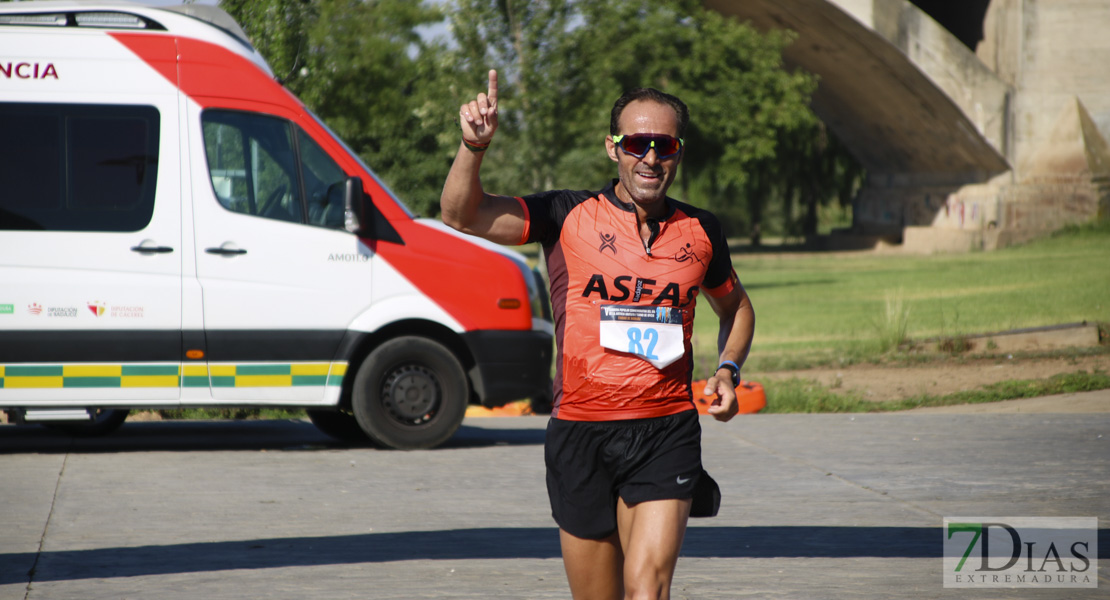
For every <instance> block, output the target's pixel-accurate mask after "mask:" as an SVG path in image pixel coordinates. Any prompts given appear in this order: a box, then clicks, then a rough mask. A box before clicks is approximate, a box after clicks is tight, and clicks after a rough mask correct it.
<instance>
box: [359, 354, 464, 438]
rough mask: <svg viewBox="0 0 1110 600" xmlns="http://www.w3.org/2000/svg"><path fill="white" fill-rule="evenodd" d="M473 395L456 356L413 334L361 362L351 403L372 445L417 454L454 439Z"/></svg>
mask: <svg viewBox="0 0 1110 600" xmlns="http://www.w3.org/2000/svg"><path fill="white" fill-rule="evenodd" d="M469 397H470V394H469V386H468V385H467V381H466V373H465V372H463V368H462V365H461V364H459V361H458V359H456V358H455V355H454V354H452V353H451V351H450V350H448V349H447V348H445V347H444V346H443V345H442V344H439V343H438V342H434V341H432V340H430V339H428V338H422V337H411V336H408V337H399V338H395V339H392V340H389V341H388V342H386V343H384V344H382V345H381V346H378V347H377V348H375V349H374V351H373V352H371V353H370V355H369V356H367V357H366V360H364V361H362V365H360V366H359V369H358V374H357V375H356V376H355V382H354V389H353V395H352V402H351V404H352V407H353V408H354V413H355V419H357V420H358V424H359V425H360V426H361V427H362V430H363V431H364V432H366V435H367V436H369V437H370V439H371V440H372V441H373V442H375V443H377V444H380V445H382V446H384V447H387V448H395V449H398V450H415V449H419V448H434V447H436V446H438V445H440V444H442V443H443V442H446V441H447V440H448V439H449V438H450V437H451V436H452V435H454V434H455V431H457V430H458V429H459V425H461V424H462V420H463V417H465V416H466V404H467V401H468V399H469Z"/></svg>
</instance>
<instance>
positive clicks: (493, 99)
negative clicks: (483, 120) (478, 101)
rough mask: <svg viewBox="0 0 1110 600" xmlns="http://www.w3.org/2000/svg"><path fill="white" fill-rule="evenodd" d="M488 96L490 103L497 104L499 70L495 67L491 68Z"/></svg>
mask: <svg viewBox="0 0 1110 600" xmlns="http://www.w3.org/2000/svg"><path fill="white" fill-rule="evenodd" d="M486 96H487V97H488V98H489V103H490V104H492V105H494V106H496V105H497V71H495V70H493V69H490V70H489V91H488V92H487V93H486Z"/></svg>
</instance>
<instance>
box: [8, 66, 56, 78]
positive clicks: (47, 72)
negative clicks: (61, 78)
mask: <svg viewBox="0 0 1110 600" xmlns="http://www.w3.org/2000/svg"><path fill="white" fill-rule="evenodd" d="M0 74H2V75H3V76H4V77H7V78H8V79H11V78H12V76H13V75H14V76H15V78H16V79H46V78H47V77H53V78H54V79H57V78H58V70H57V69H55V68H54V63H46V64H45V65H42V64H39V63H25V62H21V63H12V62H9V63H0Z"/></svg>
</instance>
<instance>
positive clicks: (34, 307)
mask: <svg viewBox="0 0 1110 600" xmlns="http://www.w3.org/2000/svg"><path fill="white" fill-rule="evenodd" d="M27 312H29V313H31V314H32V315H41V314H42V305H41V304H39V303H38V302H32V303H30V304H28V305H27Z"/></svg>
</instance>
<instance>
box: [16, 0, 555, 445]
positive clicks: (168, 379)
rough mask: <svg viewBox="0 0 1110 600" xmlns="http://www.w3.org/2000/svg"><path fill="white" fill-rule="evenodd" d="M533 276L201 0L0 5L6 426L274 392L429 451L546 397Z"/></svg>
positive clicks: (545, 343)
mask: <svg viewBox="0 0 1110 600" xmlns="http://www.w3.org/2000/svg"><path fill="white" fill-rule="evenodd" d="M214 23H215V24H214ZM367 85H368V86H370V85H373V83H372V82H367ZM356 221H357V222H356ZM542 285H543V284H542V280H541V279H539V278H538V277H536V276H535V273H534V271H532V270H530V269H529V268H528V266H527V265H526V264H525V262H524V261H523V259H522V258H521V257H520V256H519V255H517V254H515V253H511V252H507V251H504V250H502V249H501V248H499V247H496V246H492V245H490V244H485V243H482V242H479V241H477V240H475V239H474V238H464V237H463V236H460V235H458V234H455V233H454V232H452V231H450V230H449V229H447V228H445V227H443V226H442V225H441V224H439V223H438V222H435V221H429V220H422V219H417V218H415V217H414V216H413V215H412V213H411V212H409V211H408V210H407V209H406V208H405V207H404V205H403V204H401V203H400V202H398V201H397V200H396V199H395V198H394V197H393V195H392V194H391V193H390V192H389V190H387V189H386V188H385V186H384V185H382V183H381V182H380V181H379V180H378V179H377V178H376V177H375V175H374V174H373V173H372V172H371V171H370V169H369V168H368V167H367V166H365V165H364V164H363V163H362V162H361V161H360V160H359V159H358V158H357V156H356V155H355V154H354V153H352V152H351V151H350V150H349V149H348V148H347V147H346V146H345V145H344V144H343V143H342V142H341V141H340V140H339V139H337V138H336V137H335V136H334V135H333V134H332V133H331V132H330V131H329V130H328V129H327V128H326V127H325V126H324V125H323V124H322V123H321V122H320V121H319V120H318V119H317V118H315V117H314V116H313V115H312V114H311V113H310V112H309V111H308V110H307V109H306V108H305V107H304V105H303V104H302V103H301V102H300V101H299V100H297V99H296V98H295V97H293V95H292V94H290V93H289V92H288V91H286V90H285V89H284V88H282V87H281V85H280V84H279V83H277V82H276V81H275V80H274V76H273V73H272V72H271V71H270V69H269V67H268V66H267V65H266V63H265V61H264V60H263V59H262V57H261V56H260V55H259V54H258V52H257V51H256V50H254V48H252V47H251V46H250V44H249V43H248V42H247V40H246V38H245V36H244V35H243V34H242V31H241V30H240V29H239V28H238V26H237V25H236V24H235V23H234V22H233V21H232V20H231V19H230V17H228V16H227V14H226V13H224V12H222V11H220V10H219V9H216V8H214V7H203V6H199V7H198V6H188V7H176V8H174V9H160V8H152V7H145V6H141V5H130V4H123V3H105V4H104V5H99V4H91V3H87V2H86V3H75V2H68V3H61V2H30V3H16V4H4V5H0V410H7V411H8V413H9V415H10V416H12V417H14V419H15V420H17V421H22V422H36V421H46V422H51V423H54V424H64V426H65V428H68V429H71V430H73V429H74V428H75V427H76V426H77V425H78V424H80V426H81V427H83V430H84V431H95V430H97V429H101V430H107V429H111V428H112V427H113V426H115V425H118V424H119V423H121V422H122V419H123V417H125V416H126V411H127V410H128V409H135V408H140V407H151V408H155V407H157V408H166V407H186V406H278V405H280V406H289V407H305V408H307V409H309V414H310V416H311V417H312V418H313V421H314V422H315V423H317V425H319V426H320V427H321V429H324V430H325V431H327V432H328V433H331V434H333V435H345V434H352V433H354V432H356V431H360V432H362V433H365V434H366V435H368V436H369V437H370V438H371V439H372V440H374V441H377V442H379V443H381V444H384V445H387V446H391V447H398V448H416V447H430V446H434V445H437V444H440V443H442V442H443V441H445V440H446V439H447V438H448V437H450V435H451V434H452V433H453V432H454V431H455V430H456V429H457V428H458V426H459V424H460V423H461V421H462V418H463V414H464V413H465V409H466V405H467V403H468V402H481V403H483V404H485V405H487V406H495V405H499V404H504V403H506V402H509V401H512V400H515V399H520V398H525V397H537V396H543V395H545V394H549V393H550V377H549V369H550V364H551V341H552V337H551V336H552V328H551V324H550V322H549V321H550V314H549V310H547V307H546V304H545V302H546V300H545V290H543V289H542ZM74 419H79V420H80V421H78V422H74V421H73V420H74Z"/></svg>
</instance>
